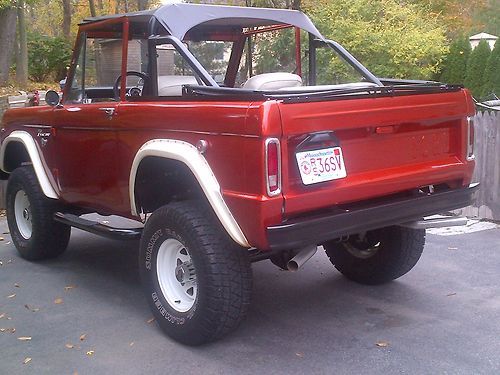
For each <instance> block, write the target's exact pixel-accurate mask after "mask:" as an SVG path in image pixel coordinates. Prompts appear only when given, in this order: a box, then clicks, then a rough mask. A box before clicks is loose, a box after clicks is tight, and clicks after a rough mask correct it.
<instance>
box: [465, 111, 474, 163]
mask: <svg viewBox="0 0 500 375" xmlns="http://www.w3.org/2000/svg"><path fill="white" fill-rule="evenodd" d="M467 160H468V161H470V160H474V119H473V118H472V117H467Z"/></svg>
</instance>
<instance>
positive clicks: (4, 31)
mask: <svg viewBox="0 0 500 375" xmlns="http://www.w3.org/2000/svg"><path fill="white" fill-rule="evenodd" d="M15 35H16V9H15V8H4V9H0V51H2V52H1V53H0V86H5V84H6V83H7V81H8V80H9V69H10V64H11V62H12V52H13V48H12V47H13V46H14V39H15Z"/></svg>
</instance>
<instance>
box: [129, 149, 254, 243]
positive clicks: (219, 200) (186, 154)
mask: <svg viewBox="0 0 500 375" xmlns="http://www.w3.org/2000/svg"><path fill="white" fill-rule="evenodd" d="M148 156H157V157H160V158H165V159H173V160H177V161H180V162H181V163H183V164H185V165H186V166H187V167H188V168H189V169H190V170H191V172H192V173H193V175H194V177H195V178H196V180H197V181H198V183H199V184H200V187H201V188H202V190H203V193H204V194H205V196H206V198H207V200H208V202H209V203H210V205H211V206H212V209H213V210H214V212H215V214H216V215H217V217H218V218H219V220H220V222H221V223H222V225H223V226H224V228H225V229H226V231H227V233H228V234H229V236H230V237H231V238H232V239H233V240H234V241H235V242H236V243H238V244H239V245H241V246H243V247H251V246H250V245H249V243H248V241H247V239H246V237H245V235H244V234H243V231H242V230H241V228H240V226H239V225H238V223H237V222H236V220H235V218H234V216H233V215H232V214H231V211H230V210H229V208H228V207H227V205H226V202H224V198H223V197H222V193H221V189H220V185H219V183H218V181H217V179H216V178H215V175H214V174H213V172H212V169H211V168H210V165H209V164H208V162H207V161H206V159H205V158H204V157H203V155H202V154H201V153H200V152H199V151H198V150H197V149H196V147H194V146H193V145H192V144H190V143H187V142H183V141H177V140H173V139H154V140H151V141H149V142H146V143H145V144H144V145H142V147H141V148H140V149H139V151H137V154H136V155H135V158H134V161H133V163H132V168H131V171H130V179H129V195H130V204H131V212H132V215H134V216H139V213H138V212H137V206H136V202H135V179H136V175H137V169H138V168H139V164H140V163H141V161H142V160H143V159H144V158H145V157H148Z"/></svg>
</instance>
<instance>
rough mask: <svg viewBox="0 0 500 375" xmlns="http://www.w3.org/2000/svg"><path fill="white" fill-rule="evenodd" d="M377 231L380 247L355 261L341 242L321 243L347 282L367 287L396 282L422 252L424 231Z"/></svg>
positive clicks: (402, 229) (403, 229)
mask: <svg viewBox="0 0 500 375" xmlns="http://www.w3.org/2000/svg"><path fill="white" fill-rule="evenodd" d="M378 232H379V234H380V236H381V237H380V240H381V244H382V248H381V249H380V250H379V251H378V252H377V253H376V254H375V255H374V256H372V257H370V258H368V259H360V258H356V257H355V256H353V255H352V254H350V253H349V252H348V251H347V250H346V249H345V247H344V246H343V245H342V243H338V242H328V243H326V244H324V248H325V251H326V254H327V256H328V258H329V259H330V262H331V263H332V264H333V265H334V266H335V268H336V269H337V270H338V271H339V272H341V273H342V274H343V275H344V276H345V277H347V278H348V279H350V280H353V281H355V282H358V283H361V284H368V285H377V284H383V283H387V282H389V281H392V280H395V279H397V278H399V277H401V276H403V275H405V274H406V273H408V272H409V271H410V270H411V269H412V268H413V267H415V265H416V264H417V262H418V260H419V259H420V256H421V255H422V252H423V249H424V245H425V230H423V229H412V228H406V227H401V226H392V227H387V228H382V229H380V230H378Z"/></svg>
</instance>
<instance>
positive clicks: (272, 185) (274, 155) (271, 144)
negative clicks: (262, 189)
mask: <svg viewBox="0 0 500 375" xmlns="http://www.w3.org/2000/svg"><path fill="white" fill-rule="evenodd" d="M266 186H267V195H269V196H270V197H273V196H275V195H278V194H280V193H281V156H280V141H279V140H278V139H277V138H269V139H267V140H266Z"/></svg>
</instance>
